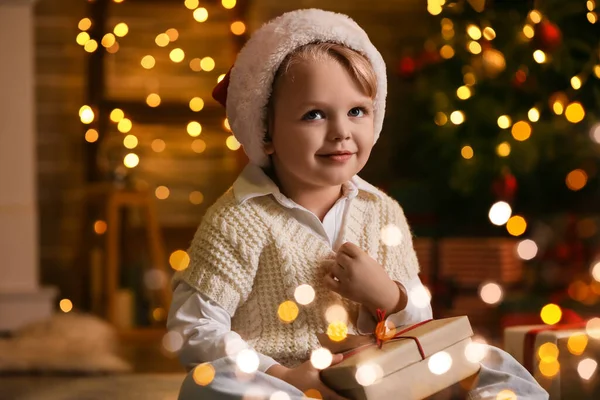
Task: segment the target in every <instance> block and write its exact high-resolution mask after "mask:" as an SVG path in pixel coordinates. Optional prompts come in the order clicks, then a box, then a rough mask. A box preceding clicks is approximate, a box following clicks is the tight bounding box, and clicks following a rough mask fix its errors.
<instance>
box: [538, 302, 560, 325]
mask: <svg viewBox="0 0 600 400" xmlns="http://www.w3.org/2000/svg"><path fill="white" fill-rule="evenodd" d="M540 316H541V317H542V321H544V323H545V324H547V325H555V324H557V323H558V322H559V321H560V320H561V318H562V310H561V309H560V307H559V306H557V305H556V304H546V305H545V306H544V307H543V308H542V311H541V312H540Z"/></svg>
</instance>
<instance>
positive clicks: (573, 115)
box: [565, 102, 585, 124]
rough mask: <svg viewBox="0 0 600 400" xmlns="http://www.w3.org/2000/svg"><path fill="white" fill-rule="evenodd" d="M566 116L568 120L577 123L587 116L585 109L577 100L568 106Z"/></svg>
mask: <svg viewBox="0 0 600 400" xmlns="http://www.w3.org/2000/svg"><path fill="white" fill-rule="evenodd" d="M565 117H566V118H567V121H569V122H571V123H573V124H577V123H579V122H581V121H583V119H584V118H585V109H584V108H583V106H582V105H581V103H578V102H575V103H571V104H569V105H568V106H567V109H566V110H565Z"/></svg>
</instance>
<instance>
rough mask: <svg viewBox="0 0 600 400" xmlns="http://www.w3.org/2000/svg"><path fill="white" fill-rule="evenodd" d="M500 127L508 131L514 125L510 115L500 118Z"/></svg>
mask: <svg viewBox="0 0 600 400" xmlns="http://www.w3.org/2000/svg"><path fill="white" fill-rule="evenodd" d="M497 122H498V126H499V127H500V128H501V129H508V128H510V126H511V125H512V120H511V119H510V117H509V116H508V115H501V116H499V117H498V121H497Z"/></svg>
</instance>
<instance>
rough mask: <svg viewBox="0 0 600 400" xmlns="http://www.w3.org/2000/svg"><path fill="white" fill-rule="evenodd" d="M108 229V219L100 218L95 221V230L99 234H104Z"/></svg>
mask: <svg viewBox="0 0 600 400" xmlns="http://www.w3.org/2000/svg"><path fill="white" fill-rule="evenodd" d="M107 229H108V225H107V224H106V221H102V220H98V221H96V222H94V232H96V234H97V235H104V234H105V233H106V230H107Z"/></svg>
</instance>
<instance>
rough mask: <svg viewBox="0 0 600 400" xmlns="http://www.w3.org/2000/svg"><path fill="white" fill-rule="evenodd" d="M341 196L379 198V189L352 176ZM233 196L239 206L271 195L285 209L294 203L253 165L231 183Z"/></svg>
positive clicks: (261, 170)
mask: <svg viewBox="0 0 600 400" xmlns="http://www.w3.org/2000/svg"><path fill="white" fill-rule="evenodd" d="M342 190H343V195H344V196H346V197H348V198H353V197H356V196H357V195H358V192H359V191H361V190H362V191H365V192H368V193H371V194H374V195H375V196H377V197H379V198H381V197H382V196H381V193H380V191H379V189H377V188H376V187H375V186H373V185H371V184H370V183H368V182H367V181H365V180H364V179H362V178H360V177H359V176H358V175H354V177H352V179H350V180H349V181H348V182H346V183H344V185H343V187H342ZM233 194H234V196H235V199H236V200H237V201H238V203H239V204H242V203H244V202H245V201H247V200H249V199H252V198H254V197H260V196H268V195H273V197H275V199H277V200H278V201H279V202H280V203H281V204H283V205H284V206H287V207H294V206H295V203H294V202H293V201H292V200H290V199H289V198H287V197H286V196H284V195H283V194H282V193H281V191H280V190H279V187H278V186H277V185H276V184H275V182H273V180H272V179H271V178H269V176H268V175H267V174H266V173H265V171H263V169H262V168H260V167H259V166H258V165H255V164H248V165H246V167H245V168H244V170H243V171H242V173H241V174H240V175H239V176H238V178H237V179H236V180H235V182H234V183H233Z"/></svg>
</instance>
